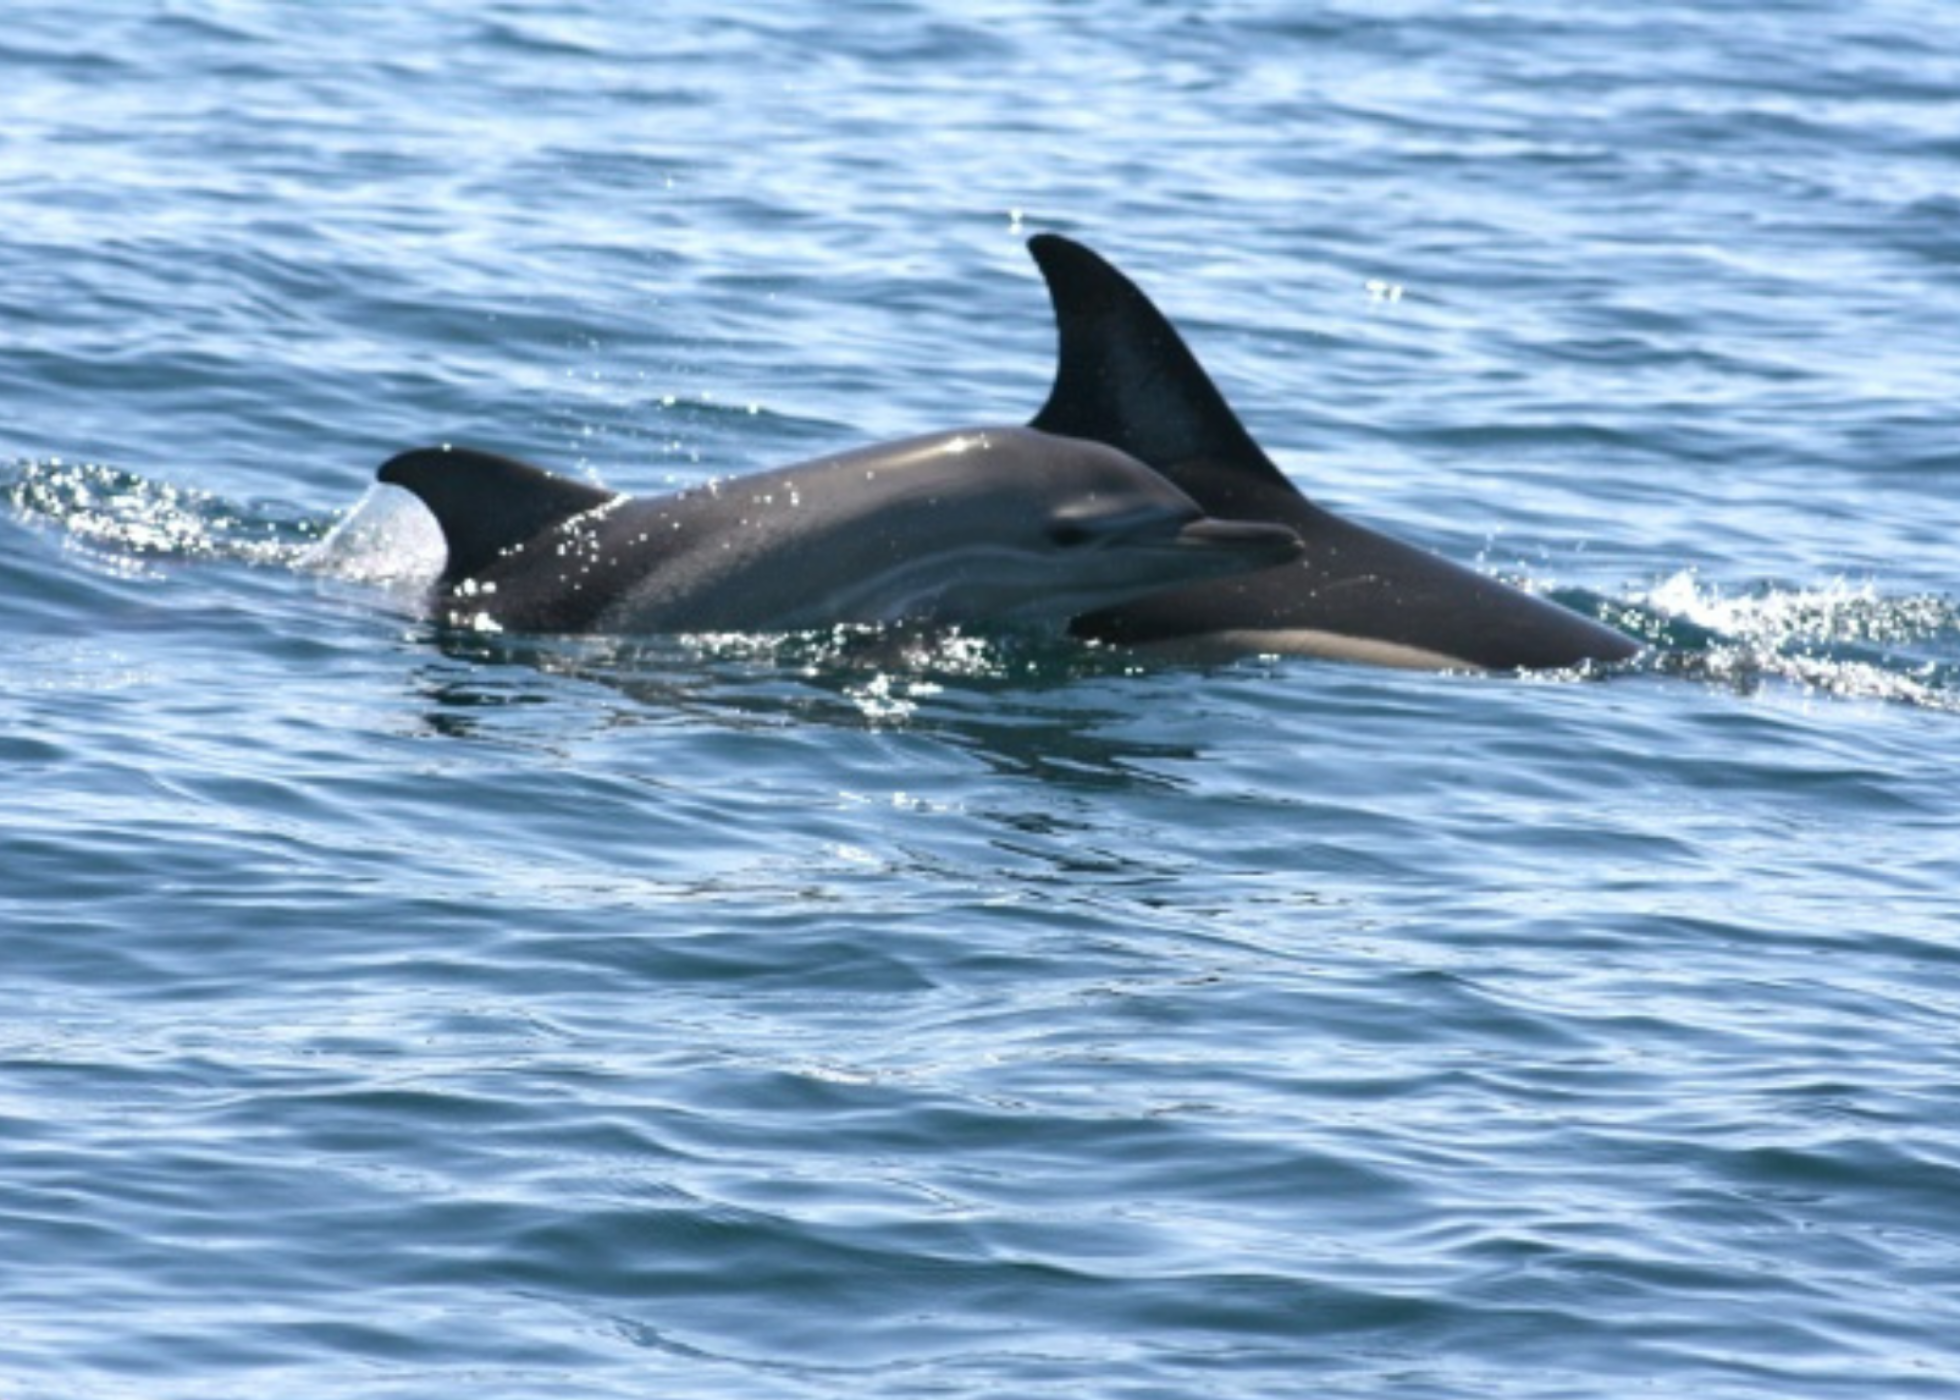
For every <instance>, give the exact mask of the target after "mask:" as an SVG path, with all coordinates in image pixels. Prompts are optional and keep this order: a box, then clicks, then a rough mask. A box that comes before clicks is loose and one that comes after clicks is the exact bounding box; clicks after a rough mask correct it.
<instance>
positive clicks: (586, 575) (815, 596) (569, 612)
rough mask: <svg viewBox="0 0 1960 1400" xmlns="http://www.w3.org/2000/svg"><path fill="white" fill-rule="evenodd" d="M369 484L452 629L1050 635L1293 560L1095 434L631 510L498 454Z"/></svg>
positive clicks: (387, 474)
mask: <svg viewBox="0 0 1960 1400" xmlns="http://www.w3.org/2000/svg"><path fill="white" fill-rule="evenodd" d="M379 475H380V480H382V481H384V482H387V483H390V484H392V485H396V486H401V487H405V488H407V489H408V490H410V491H412V492H414V493H415V494H416V495H417V496H419V497H420V498H421V500H422V502H423V503H424V504H425V505H427V506H428V508H429V509H430V511H431V512H432V513H433V514H434V515H435V517H436V520H437V522H438V524H440V525H441V527H442V533H443V538H444V540H445V542H446V543H447V546H448V551H449V553H448V561H447V564H446V566H445V568H444V571H443V574H442V577H441V579H440V580H439V582H438V584H437V588H436V592H437V599H438V603H437V612H438V615H439V616H441V617H442V618H443V620H445V621H446V622H448V623H450V624H452V625H456V626H465V627H474V628H479V629H484V630H503V629H510V630H517V631H525V632H613V633H657V632H748V631H755V632H787V631H797V630H802V629H806V628H814V627H828V626H833V625H837V624H842V623H888V622H902V621H903V622H923V623H928V624H937V625H947V624H957V623H992V622H1017V623H1018V622H1028V623H1041V622H1050V623H1053V624H1055V625H1060V624H1062V623H1064V622H1066V621H1067V619H1069V618H1070V617H1072V616H1075V615H1077V614H1079V613H1084V612H1093V611H1095V610H1097V609H1100V608H1104V607H1108V606H1110V605H1112V604H1115V603H1119V602H1121V601H1122V600H1124V599H1126V598H1132V597H1135V596H1137V595H1139V594H1141V593H1146V592H1150V591H1154V590H1157V589H1160V588H1162V587H1164V586H1165V585H1166V584H1175V583H1192V582H1196V581H1197V580H1200V579H1212V578H1219V577H1222V576H1224V575H1227V574H1232V573H1244V572H1246V571H1248V570H1250V569H1258V568H1265V567H1269V566H1271V565H1272V564H1275V563H1278V562H1279V561H1281V560H1284V559H1290V558H1292V557H1293V556H1294V555H1296V554H1297V553H1299V548H1300V545H1299V540H1298V539H1297V538H1296V537H1295V536H1294V534H1293V531H1292V530H1291V529H1289V528H1288V527H1286V526H1284V525H1278V524H1271V523H1267V522H1256V523H1241V522H1233V521H1226V520H1217V519H1212V518H1209V517H1207V515H1206V514H1205V512H1204V511H1203V510H1201V509H1200V508H1199V507H1198V505H1197V504H1196V503H1195V502H1193V501H1192V500H1191V498H1190V497H1189V496H1187V495H1186V494H1185V493H1184V492H1182V491H1180V490H1178V489H1177V488H1176V487H1175V486H1172V485H1171V484H1170V483H1169V482H1167V481H1165V480H1164V479H1163V478H1162V477H1161V476H1159V475H1158V474H1157V473H1156V472H1153V471H1151V470H1150V469H1149V468H1148V467H1145V466H1144V465H1143V464H1142V463H1140V462H1138V461H1136V460H1135V459H1134V458H1132V457H1130V456H1128V455H1127V454H1125V453H1123V452H1120V451H1118V450H1117V449H1115V448H1113V447H1109V446H1107V445H1105V444H1102V443H1096V442H1088V441H1082V440H1079V439H1074V438H1063V437H1056V436H1054V435H1052V434H1048V433H1043V432H1038V431H1036V430H1034V429H1032V428H1025V427H1002V428H976V429H969V430H966V431H964V432H949V433H935V434H932V435H930V436H924V437H916V438H911V439H907V440H905V441H902V442H894V443H887V444H882V445H879V446H875V447H867V448H862V449H859V450H857V451H852V452H845V453H842V454H839V455H837V456H832V457H825V458H821V459H819V460H816V461H812V462H805V463H802V464H800V465H797V466H792V467H783V468H780V469H777V470H775V471H765V472H758V473H755V474H753V475H747V476H740V477H734V478H731V479H728V480H724V481H719V482H716V483H713V484H711V485H707V486H700V487H695V488H692V489H689V490H686V491H682V492H679V493H677V494H673V495H667V496H658V497H650V498H634V497H629V496H624V495H619V494H616V493H614V492H611V491H605V490H601V489H599V488H598V487H595V486H590V485H586V484H584V483H582V482H577V481H571V480H568V479H566V478H564V477H559V476H554V475H552V474H550V473H548V472H545V471H542V470H540V469H539V468H537V467H534V466H531V465H530V464H528V463H525V462H520V461H516V460H514V459H512V458H509V457H500V456H496V455H494V454H491V453H487V452H478V451H473V450H471V449H468V448H460V447H431V448H418V449H415V450H413V451H410V452H404V453H402V454H400V455H398V456H396V457H394V458H391V459H390V460H389V461H388V462H386V463H385V464H384V465H383V466H382V467H381V470H380V474H379Z"/></svg>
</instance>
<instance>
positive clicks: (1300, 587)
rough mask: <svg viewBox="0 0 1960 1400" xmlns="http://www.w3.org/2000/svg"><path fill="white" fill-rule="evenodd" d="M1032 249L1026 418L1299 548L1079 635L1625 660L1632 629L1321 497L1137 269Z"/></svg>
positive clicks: (1457, 663) (1040, 238)
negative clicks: (1036, 280)
mask: <svg viewBox="0 0 1960 1400" xmlns="http://www.w3.org/2000/svg"><path fill="white" fill-rule="evenodd" d="M1028 247H1029V251H1030V252H1031V253H1032V254H1033V255H1034V259H1035V262H1036V263H1037V264H1038V265H1039V266H1040V268H1041V272H1042V275H1043V276H1044V277H1045V278H1046V279H1047V282H1048V291H1049V295H1050V297H1051V299H1052V300H1053V302H1054V305H1055V318H1056V322H1057V325H1058V328H1059V333H1060V341H1061V349H1060V354H1059V356H1058V358H1057V367H1056V371H1055V381H1054V385H1053V388H1052V390H1051V392H1050V394H1049V396H1048V401H1047V403H1046V404H1045V405H1043V407H1042V409H1041V411H1040V412H1039V413H1037V414H1036V415H1035V417H1034V420H1033V426H1034V427H1035V428H1038V429H1040V430H1041V431H1043V432H1049V433H1060V434H1064V435H1066V436H1070V437H1078V438H1087V439H1089V440H1091V441H1095V442H1100V443H1105V444H1107V445H1109V446H1110V447H1114V448H1117V449H1118V450H1120V451H1123V452H1126V453H1129V454H1130V455H1131V456H1133V457H1136V458H1138V459H1140V460H1142V461H1143V462H1145V463H1147V464H1148V465H1149V466H1151V467H1153V468H1155V469H1156V470H1157V471H1159V472H1161V473H1162V474H1163V475H1164V476H1165V477H1167V478H1169V480H1170V481H1171V482H1172V483H1173V484H1174V485H1176V486H1178V487H1180V488H1181V489H1182V490H1184V491H1185V492H1186V493H1187V494H1189V495H1190V496H1191V498H1192V499H1193V500H1195V501H1196V502H1197V503H1198V504H1199V505H1200V506H1202V507H1203V508H1204V509H1205V510H1206V511H1207V512H1209V513H1211V514H1214V515H1219V516H1225V517H1230V518H1234V519H1243V520H1265V521H1270V522H1273V523H1275V524H1280V525H1285V526H1286V527H1288V528H1289V529H1291V530H1292V531H1293V532H1294V533H1295V534H1296V535H1298V536H1299V538H1300V541H1301V544H1302V546H1303V548H1302V550H1301V552H1300V554H1299V556H1298V557H1297V558H1295V559H1292V560H1290V561H1285V562H1280V563H1275V564H1274V565H1272V566H1271V567H1269V568H1266V569H1263V570H1259V571H1255V572H1251V573H1243V574H1239V575H1236V576H1233V577H1230V578H1217V579H1209V580H1205V581H1203V582H1198V583H1191V584H1180V585H1177V586H1172V587H1166V588H1165V589H1164V590H1162V591H1161V592H1158V593H1155V594H1152V595H1150V596H1148V597H1144V598H1139V599H1131V600H1128V601H1124V602H1119V603H1116V604H1113V605H1111V606H1107V607H1104V608H1099V609H1096V610H1094V611H1090V612H1086V613H1084V614H1082V615H1080V616H1078V617H1077V618H1076V619H1075V620H1074V621H1073V623H1072V624H1071V626H1070V630H1071V631H1072V632H1073V633H1074V634H1075V635H1077V636H1080V637H1085V638H1091V639H1094V640H1097V641H1102V642H1108V643H1113V644H1118V645H1124V646H1135V647H1149V648H1152V649H1168V650H1172V651H1175V652H1177V653H1179V654H1185V655H1192V656H1199V657H1205V656H1214V655H1217V656H1230V655H1235V654H1236V655H1242V654H1246V653H1250V652H1273V653H1281V654H1295V655H1309V656H1322V657H1334V658H1340V659H1344V660H1353V661H1367V662H1374V663H1378V664H1384V665H1391V666H1411V667H1432V668H1443V669H1469V670H1529V669H1544V668H1565V667H1573V666H1577V665H1580V664H1582V663H1584V662H1588V661H1598V662H1613V661H1624V660H1626V659H1627V658H1629V657H1631V656H1633V655H1635V654H1636V653H1637V652H1638V651H1639V647H1638V646H1637V644H1636V643H1635V642H1634V641H1633V640H1632V639H1631V638H1629V637H1627V636H1625V635H1624V634H1622V633H1620V632H1617V631H1615V630H1613V629H1612V628H1610V627H1607V626H1604V625H1603V624H1601V623H1598V622H1595V621H1593V620H1592V619H1591V618H1587V617H1583V616H1581V615H1580V614H1578V613H1576V612H1573V611H1571V610H1570V609H1568V608H1564V607H1560V606H1559V605H1558V604H1556V603H1553V602H1550V601H1548V600H1546V599H1544V598H1539V597H1534V596H1533V595H1531V594H1529V593H1525V592H1522V591H1520V590H1518V589H1516V588H1512V587H1510V586H1509V585H1507V584H1504V583H1500V582H1499V581H1498V580H1496V579H1493V578H1490V577H1487V576H1486V575H1484V574H1480V573H1477V572H1475V571H1474V570H1471V569H1467V568H1464V567H1462V566H1461V565H1458V564H1453V563H1451V562H1450V561H1448V560H1447V559H1443V558H1440V557H1438V556H1436V555H1434V554H1430V553H1428V552H1426V551H1424V550H1421V549H1417V548H1415V547H1414V546H1412V545H1407V544H1403V543H1401V542H1400V541H1398V540H1394V539H1391V538H1389V537H1388V536H1386V535H1382V534H1378V533H1377V532H1375V531H1374V530H1370V529H1367V528H1366V527H1364V526H1361V525H1356V524H1354V523H1353V522H1351V521H1347V520H1343V519H1341V518H1340V517H1339V516H1337V515H1333V514H1331V513H1330V512H1328V511H1326V510H1324V509H1322V508H1321V507H1320V506H1318V505H1316V504H1314V502H1312V501H1311V500H1309V499H1308V498H1307V497H1306V496H1305V495H1304V494H1302V493H1301V491H1300V490H1299V488H1297V487H1296V486H1294V484H1293V483H1292V482H1291V481H1290V480H1288V479H1287V477H1286V475H1285V473H1283V472H1282V471H1281V470H1280V469H1279V468H1278V467H1277V466H1275V465H1274V464H1273V462H1272V459H1271V458H1269V457H1267V455H1266V454H1265V452H1264V451H1262V450H1261V449H1260V447H1259V445H1258V443H1256V442H1254V441H1253V439H1252V436H1251V435H1250V434H1249V433H1248V432H1247V431H1246V429H1245V427H1244V425H1243V424H1242V423H1240V421H1239V418H1238V415H1237V414H1235V413H1234V412H1233V411H1232V409H1231V407H1230V406H1229V405H1228V404H1227V403H1226V402H1225V398H1224V396H1223V395H1222V394H1220V393H1219V391H1218V389H1217V387H1216V386H1215V385H1214V384H1213V383H1212V381H1211V378H1210V376H1209V375H1207V374H1206V373H1205V371H1204V368H1203V367H1202V366H1201V365H1200V364H1199V363H1198V360H1197V357H1196V356H1194V355H1193V354H1192V353H1191V351H1190V349H1189V348H1188V347H1187V346H1186V345H1185V343H1184V340H1183V338H1182V337H1181V336H1179V334H1178V333H1177V331H1176V330H1175V329H1174V328H1173V327H1172V326H1171V324H1170V322H1169V321H1168V320H1166V319H1165V317H1164V315H1163V313H1162V312H1160V311H1158V309H1157V308H1156V306H1154V305H1153V304H1152V303H1151V301H1150V299H1149V298H1148V297H1146V296H1145V295H1144V294H1143V292H1142V291H1141V290H1139V289H1138V288H1137V286H1136V284H1135V283H1133V282H1132V281H1130V279H1129V278H1127V277H1125V276H1124V275H1123V274H1122V273H1120V272H1118V271H1117V270H1116V269H1115V268H1114V267H1112V266H1110V265H1109V263H1107V262H1105V261H1104V260H1103V259H1102V258H1101V257H1099V256H1098V255H1097V254H1095V253H1093V252H1091V251H1089V249H1087V248H1085V247H1083V246H1082V245H1081V244H1079V243H1075V242H1072V241H1071V240H1069V239H1067V238H1064V237H1062V236H1061V235H1059V234H1054V233H1044V234H1038V235H1036V236H1035V237H1034V238H1032V239H1031V240H1029V244H1028Z"/></svg>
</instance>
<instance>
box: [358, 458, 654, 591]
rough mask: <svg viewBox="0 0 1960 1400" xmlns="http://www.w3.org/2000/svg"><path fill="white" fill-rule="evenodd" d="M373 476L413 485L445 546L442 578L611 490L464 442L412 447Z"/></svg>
mask: <svg viewBox="0 0 1960 1400" xmlns="http://www.w3.org/2000/svg"><path fill="white" fill-rule="evenodd" d="M378 477H379V479H380V480H382V481H385V482H387V483H388V484H389V485H391V486H401V487H405V488H406V489H408V490H410V491H413V492H414V493H415V494H416V495H417V496H419V497H420V498H421V500H422V504H423V505H425V506H427V507H428V508H429V510H430V512H431V513H432V514H433V515H434V516H435V518H436V523H437V524H439V525H440V526H442V537H443V540H444V541H445V542H446V543H447V544H448V546H449V563H448V565H447V567H445V569H444V570H443V575H442V579H443V582H444V583H455V582H457V581H458V580H461V579H466V578H470V577H472V576H473V575H475V574H478V573H481V572H482V571H483V570H484V569H486V568H488V567H489V566H490V565H491V564H492V563H494V562H495V561H496V559H497V556H498V555H500V554H502V553H503V552H504V551H505V550H507V549H510V548H511V547H512V546H514V545H520V544H523V543H524V542H525V541H526V540H529V539H533V538H535V537H536V536H538V535H540V534H542V533H543V532H544V531H546V530H548V529H550V528H551V527H552V526H553V525H557V524H559V523H561V522H563V521H566V520H569V519H571V518H572V517H573V516H575V515H583V514H584V513H585V512H586V511H589V510H592V509H594V508H596V507H598V506H602V505H604V504H605V503H606V502H607V501H610V500H613V499H614V498H615V493H614V492H611V491H602V490H600V489H599V488H598V487H596V486H588V485H586V484H585V483H583V482H579V481H568V480H567V479H565V478H564V477H562V476H553V475H552V474H551V473H550V472H547V471H544V470H542V469H540V468H538V467H534V466H532V465H531V464H530V463H529V462H520V461H518V460H517V459H516V458H514V457H500V456H498V455H497V454H495V453H494V452H478V451H475V450H473V449H471V448H468V447H449V446H443V447H418V448H416V449H414V450H413V451H410V452H404V453H401V454H400V455H399V456H396V457H391V458H389V459H388V461H387V462H385V463H383V464H382V467H381V470H380V472H379V473H378Z"/></svg>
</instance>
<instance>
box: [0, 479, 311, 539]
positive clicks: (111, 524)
mask: <svg viewBox="0 0 1960 1400" xmlns="http://www.w3.org/2000/svg"><path fill="white" fill-rule="evenodd" d="M5 494H6V500H7V503H8V505H9V506H11V507H12V509H13V511H14V513H15V514H16V515H17V516H19V517H20V518H21V519H23V520H25V521H28V522H30V523H37V524H42V525H46V526H50V527H52V528H54V529H56V530H59V531H61V532H62V533H63V534H64V535H66V536H67V537H68V538H69V539H70V540H72V541H74V542H75V543H76V544H77V545H80V546H83V547H84V548H86V549H88V550H90V551H91V552H92V553H94V554H95V555H96V556H97V557H98V558H101V559H104V560H106V561H108V562H111V563H122V564H127V565H131V566H135V565H139V564H141V563H143V562H145V561H163V562H183V561H192V560H198V561H202V560H230V561H235V562H242V563H247V564H269V565H283V566H290V565H292V564H293V563H294V562H295V561H296V560H298V559H299V558H300V557H301V556H302V555H303V554H304V553H305V552H306V551H307V550H308V549H309V548H311V547H312V545H313V544H314V543H315V542H316V541H317V540H318V539H319V537H320V536H321V535H322V534H323V533H324V532H325V528H326V527H325V525H324V524H323V523H322V522H320V521H318V520H316V519H312V518H309V517H306V516H304V515H301V514H298V513H296V512H293V511H291V510H289V509H286V508H282V507H278V506H272V505H259V506H253V507H240V506H237V505H235V504H233V503H231V502H228V501H225V500H223V499H222V498H220V497H218V496H214V495H211V494H210V493H208V492H204V491H194V490H191V489H189V488H187V487H182V486H173V485H171V484H169V483H168V482H160V481H151V480H148V479H147V478H144V477H141V476H138V475H136V474H135V473H133V472H128V471H124V470H122V469H121V468H118V467H110V466H104V465H101V464H99V463H93V462H67V461H64V460H62V459H61V458H58V457H57V458H50V459H47V460H44V461H33V462H27V463H24V464H23V465H21V466H20V467H19V468H18V469H17V470H16V471H15V472H14V473H12V474H11V476H10V478H9V479H8V480H7V482H6V488H5Z"/></svg>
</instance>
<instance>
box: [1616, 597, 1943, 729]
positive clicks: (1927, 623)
mask: <svg viewBox="0 0 1960 1400" xmlns="http://www.w3.org/2000/svg"><path fill="white" fill-rule="evenodd" d="M1616 620H1617V621H1620V622H1621V623H1622V625H1625V626H1627V627H1629V628H1630V630H1633V631H1634V632H1636V633H1638V634H1639V635H1642V636H1644V637H1646V638H1647V639H1648V640H1649V641H1651V642H1653V643H1655V644H1656V648H1657V650H1656V653H1655V657H1656V659H1655V661H1654V668H1655V669H1656V670H1658V671H1661V672H1663V673H1667V674H1673V675H1681V676H1686V677H1688V678H1690V679H1698V680H1703V681H1708V682H1711V683H1716V684H1721V685H1726V686H1731V687H1734V688H1736V689H1738V690H1743V691H1750V690H1754V689H1756V688H1758V687H1759V686H1761V685H1763V684H1764V683H1766V682H1770V681H1782V682H1786V683H1790V684H1794V685H1796V686H1798V687H1800V688H1801V689H1803V690H1804V691H1806V692H1808V693H1815V694H1823V695H1834V696H1840V697H1843V698H1846V699H1867V700H1886V701H1897V702H1901V703H1905V704H1910V705H1917V706H1922V707H1924V708H1927V709H1934V710H1941V711H1945V712H1947V713H1953V714H1960V604H1957V603H1956V602H1955V600H1954V599H1952V598H1950V597H1945V596H1942V595H1937V594H1906V595H1887V594H1885V593H1883V592H1881V591H1880V590H1879V588H1878V587H1877V585H1876V584H1874V583H1871V582H1869V581H1864V582H1854V581H1852V580H1848V579H1837V580H1833V581H1831V582H1829V583H1826V584H1823V585H1819V586H1815V587H1808V588H1793V587H1787V586H1782V585H1763V586H1760V587H1757V588H1755V589H1751V590H1749V591H1747V592H1743V593H1729V592H1725V591H1724V590H1722V589H1720V588H1718V587H1716V586H1714V585H1711V584H1709V583H1707V582H1705V581H1704V580H1702V579H1701V578H1700V576H1699V575H1697V574H1695V573H1694V572H1693V571H1686V572H1683V573H1679V574H1675V575H1674V576H1672V577H1670V578H1667V579H1664V580H1662V581H1661V582H1660V583H1658V584H1656V585H1655V586H1654V587H1653V588H1652V589H1650V590H1649V591H1648V592H1647V593H1646V594H1645V595H1644V596H1643V597H1641V598H1639V599H1638V600H1636V602H1635V603H1634V604H1632V605H1631V606H1630V607H1629V608H1628V609H1627V610H1626V614H1625V616H1623V617H1621V618H1618V619H1616Z"/></svg>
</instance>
